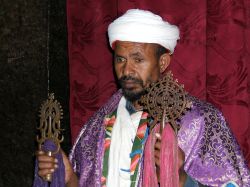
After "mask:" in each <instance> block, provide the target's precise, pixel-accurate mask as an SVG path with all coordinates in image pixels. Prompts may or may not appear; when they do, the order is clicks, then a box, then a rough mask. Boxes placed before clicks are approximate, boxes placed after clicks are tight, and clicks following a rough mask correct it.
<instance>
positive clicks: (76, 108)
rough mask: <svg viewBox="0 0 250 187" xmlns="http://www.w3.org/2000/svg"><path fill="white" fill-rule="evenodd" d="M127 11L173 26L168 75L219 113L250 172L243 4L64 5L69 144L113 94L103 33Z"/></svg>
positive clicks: (147, 0) (248, 42) (235, 0)
mask: <svg viewBox="0 0 250 187" xmlns="http://www.w3.org/2000/svg"><path fill="white" fill-rule="evenodd" d="M130 8H140V9H145V10H150V11H152V12H154V13H156V14H159V15H160V16H162V17H163V18H165V19H167V20H168V21H169V22H170V23H172V24H175V25H177V26H179V28H180V33H181V39H180V40H179V42H178V44H177V47H176V50H175V53H174V55H173V58H172V62H171V65H170V68H169V70H171V71H172V72H173V74H174V77H175V78H177V79H178V80H179V82H180V83H182V84H184V85H185V89H186V90H187V91H188V92H189V93H190V94H191V95H194V96H196V97H198V98H200V99H202V100H206V101H208V102H211V103H213V104H214V105H215V106H216V107H217V108H219V109H220V110H221V111H222V112H223V114H224V115H225V117H226V120H227V121H228V122H229V125H230V128H231V129H232V131H233V133H234V135H235V137H236V139H237V140H238V142H239V144H240V146H241V148H242V150H243V153H244V155H245V157H246V159H247V160H248V163H249V166H250V136H249V135H250V125H249V122H250V115H249V113H250V110H249V104H250V98H249V96H250V95H249V92H250V65H249V61H250V1H249V0H207V1H199V0H193V1H188V0H181V1H176V0H155V1H151V0H109V1H103V0H99V1H86V0H67V18H68V46H69V72H70V73H69V74H70V116H71V119H70V122H71V133H72V140H73V142H74V141H75V138H76V136H77V134H78V132H79V130H80V129H81V127H82V126H83V124H84V123H85V122H86V121H87V119H89V117H90V116H91V115H92V114H93V113H94V112H95V111H96V110H97V109H98V108H99V107H100V106H101V105H102V104H103V103H104V102H105V101H107V99H108V98H109V97H110V96H111V95H112V93H114V92H115V91H116V89H117V87H116V83H115V78H114V74H113V67H112V51H111V49H110V47H109V45H108V39H107V32H106V31H107V27H108V24H109V23H110V22H111V21H112V20H114V19H115V18H116V17H117V16H119V15H121V14H122V13H124V12H125V11H126V10H127V9H130Z"/></svg>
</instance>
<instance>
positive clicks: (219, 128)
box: [70, 91, 250, 187]
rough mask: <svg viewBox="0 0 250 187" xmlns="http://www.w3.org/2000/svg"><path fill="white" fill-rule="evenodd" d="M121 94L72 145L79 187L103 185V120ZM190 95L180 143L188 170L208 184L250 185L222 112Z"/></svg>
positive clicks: (236, 145)
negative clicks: (230, 183)
mask: <svg viewBox="0 0 250 187" xmlns="http://www.w3.org/2000/svg"><path fill="white" fill-rule="evenodd" d="M121 96H122V94H121V91H118V92H117V93H116V94H114V95H113V96H112V97H111V99H110V100H109V101H108V102H107V103H106V104H105V105H104V106H103V107H102V108H100V109H99V110H98V112H96V113H95V114H94V116H93V117H92V118H91V119H90V120H89V121H88V122H87V123H86V124H85V125H84V126H83V128H82V130H81V132H80V134H79V136H78V138H77V140H76V143H75V144H74V146H73V149H72V151H71V154H70V160H71V163H72V166H73V169H74V171H75V172H76V174H77V175H78V177H79V186H80V187H85V186H86V187H87V186H93V187H94V186H96V187H97V186H101V176H102V162H103V152H104V151H103V149H104V137H105V128H104V123H103V121H104V118H105V116H106V115H107V114H110V113H111V112H113V111H114V110H115V109H116V108H117V107H118V103H119V101H120V98H121ZM188 99H189V100H191V101H192V103H193V106H192V108H191V110H190V111H188V112H187V113H186V114H185V115H184V116H183V117H182V119H181V120H180V122H178V123H179V125H180V130H179V132H178V145H179V147H180V148H181V149H182V150H183V151H184V153H185V164H184V169H185V171H186V173H187V174H188V175H189V176H191V177H192V178H193V179H195V180H197V181H199V182H200V183H202V184H204V185H207V186H221V185H222V184H224V183H226V182H228V181H234V182H236V183H237V184H238V185H239V186H244V187H247V186H250V172H249V169H248V167H247V164H246V162H245V160H244V158H243V155H242V152H241V150H240V147H239V145H238V144H237V142H236V140H235V138H234V136H233V135H232V132H231V131H230V129H229V128H228V126H227V124H226V121H225V119H224V117H223V116H222V113H221V112H220V111H218V110H217V109H216V108H214V107H213V106H212V105H210V104H208V103H205V102H202V101H200V100H198V99H196V98H194V97H191V96H189V97H188ZM142 172H143V171H142ZM140 176H142V173H141V175H140ZM140 181H141V178H140ZM140 185H141V183H140V182H139V186H140Z"/></svg>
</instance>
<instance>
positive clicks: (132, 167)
mask: <svg viewBox="0 0 250 187" xmlns="http://www.w3.org/2000/svg"><path fill="white" fill-rule="evenodd" d="M139 159H140V154H137V155H135V156H134V157H133V158H132V161H131V165H130V172H133V171H135V168H136V166H137V163H138V161H139Z"/></svg>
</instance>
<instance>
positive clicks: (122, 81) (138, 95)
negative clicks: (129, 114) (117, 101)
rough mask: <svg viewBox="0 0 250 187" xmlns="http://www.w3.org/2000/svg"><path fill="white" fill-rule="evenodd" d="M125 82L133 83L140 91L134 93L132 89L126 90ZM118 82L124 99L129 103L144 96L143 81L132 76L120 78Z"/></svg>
mask: <svg viewBox="0 0 250 187" xmlns="http://www.w3.org/2000/svg"><path fill="white" fill-rule="evenodd" d="M126 81H133V83H134V84H137V85H139V86H140V87H141V89H140V90H137V91H136V90H134V89H133V88H126V86H125V85H126ZM118 82H119V84H120V86H121V88H122V92H123V95H124V97H125V98H126V99H127V100H129V101H130V102H134V101H137V100H139V99H140V98H141V96H142V95H144V94H146V90H145V89H144V86H143V81H142V80H141V79H138V78H134V77H132V76H122V77H121V78H120V79H119V80H118Z"/></svg>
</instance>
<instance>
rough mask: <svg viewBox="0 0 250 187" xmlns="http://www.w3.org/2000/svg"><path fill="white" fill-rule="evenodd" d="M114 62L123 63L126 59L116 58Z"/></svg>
mask: <svg viewBox="0 0 250 187" xmlns="http://www.w3.org/2000/svg"><path fill="white" fill-rule="evenodd" d="M115 61H116V62H125V61H126V59H125V58H123V57H116V58H115Z"/></svg>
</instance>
